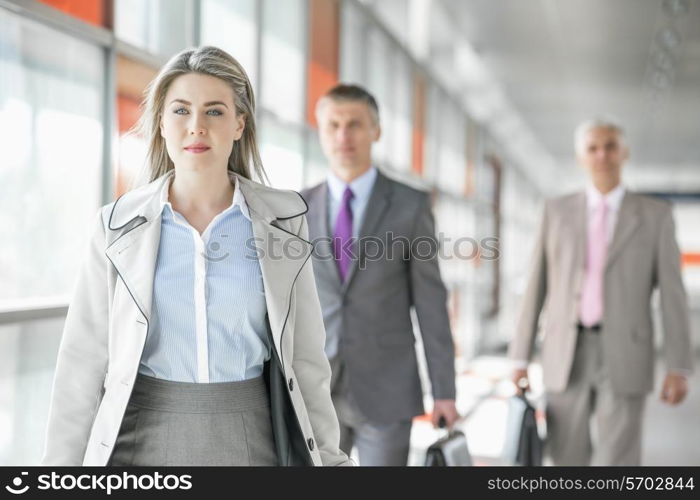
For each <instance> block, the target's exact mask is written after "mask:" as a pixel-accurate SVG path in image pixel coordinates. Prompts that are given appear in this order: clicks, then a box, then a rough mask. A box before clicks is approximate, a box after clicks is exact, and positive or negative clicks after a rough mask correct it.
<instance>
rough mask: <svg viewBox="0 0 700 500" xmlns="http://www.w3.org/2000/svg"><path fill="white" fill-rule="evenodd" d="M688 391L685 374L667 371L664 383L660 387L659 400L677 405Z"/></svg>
mask: <svg viewBox="0 0 700 500" xmlns="http://www.w3.org/2000/svg"><path fill="white" fill-rule="evenodd" d="M687 393H688V382H687V381H686V379H685V375H682V374H680V373H667V374H666V378H665V379H664V385H663V387H662V388H661V401H663V402H664V403H667V404H669V405H672V406H673V405H677V404H679V403H680V402H681V401H683V400H684V399H685V395H686V394H687Z"/></svg>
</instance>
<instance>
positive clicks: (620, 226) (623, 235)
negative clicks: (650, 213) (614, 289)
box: [605, 193, 640, 268]
mask: <svg viewBox="0 0 700 500" xmlns="http://www.w3.org/2000/svg"><path fill="white" fill-rule="evenodd" d="M639 223H640V221H639V215H637V213H636V211H635V203H634V198H633V197H632V196H631V195H630V194H629V193H625V196H624V198H622V204H621V205H620V213H619V214H618V215H617V223H616V224H615V232H614V233H613V239H612V242H611V243H610V247H609V249H608V255H607V260H606V263H605V266H606V268H608V267H610V265H611V264H612V263H613V262H614V261H615V259H616V258H617V257H618V256H619V255H620V252H621V251H622V249H623V248H624V246H625V244H626V243H627V242H628V241H629V239H630V237H631V236H632V235H633V234H634V232H635V231H636V230H637V228H638V227H639Z"/></svg>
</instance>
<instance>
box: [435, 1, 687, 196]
mask: <svg viewBox="0 0 700 500" xmlns="http://www.w3.org/2000/svg"><path fill="white" fill-rule="evenodd" d="M442 2H443V5H444V8H445V10H446V12H447V15H448V17H449V18H450V19H451V23H452V24H453V26H454V27H456V31H455V32H456V33H458V36H459V37H460V38H464V39H466V40H467V41H468V42H469V44H470V45H471V47H472V48H473V49H474V51H475V52H476V54H477V55H478V56H479V57H480V58H481V60H482V63H483V64H484V66H485V67H486V68H487V69H488V70H489V71H490V72H491V74H492V75H493V77H494V78H495V80H496V81H498V83H499V85H500V87H501V89H502V91H503V94H504V95H505V97H506V98H507V100H508V101H509V102H510V104H511V105H512V107H513V108H514V110H515V111H516V112H517V114H518V115H519V117H520V118H521V119H522V121H523V122H524V123H525V124H526V125H527V126H528V128H529V129H530V130H531V131H532V133H533V135H534V137H535V139H536V140H537V141H538V142H539V143H540V145H541V146H542V148H543V149H544V151H546V152H547V153H548V154H549V155H550V156H551V157H552V159H553V160H554V168H555V169H557V170H560V171H559V173H560V174H562V176H561V177H560V176H557V177H559V178H558V179H557V185H558V186H560V187H561V188H562V189H564V188H568V187H569V186H571V185H573V184H574V183H578V182H579V181H580V177H581V176H580V172H579V171H578V169H576V167H575V165H574V160H573V151H572V149H573V147H572V134H573V130H574V128H575V126H576V124H577V123H579V122H580V121H582V120H584V119H586V118H588V117H590V116H592V115H597V114H601V113H604V114H612V115H613V116H615V117H617V119H618V120H619V121H620V122H621V123H622V125H623V126H624V127H625V129H626V131H627V137H628V143H629V144H630V147H631V153H632V155H631V160H630V162H629V165H628V166H627V171H626V182H627V183H628V184H629V185H631V186H632V187H633V188H637V189H644V190H658V191H661V190H668V191H682V192H700V0H675V1H663V0H442ZM674 5H676V6H678V7H681V9H682V10H687V12H684V13H683V12H682V13H680V14H673V12H672V10H673V9H672V8H673V6H674ZM454 39H455V38H454V37H452V39H450V38H445V37H443V38H442V41H440V39H434V40H437V46H435V44H434V45H433V48H432V53H431V57H437V56H438V55H439V54H440V52H441V51H443V50H444V51H446V52H454V50H455V49H454V45H453V44H452V42H454ZM542 175H546V176H547V177H549V178H550V179H551V172H550V171H549V170H547V169H543V172H542ZM562 178H565V179H569V180H570V181H571V182H569V183H566V182H565V183H561V182H559V181H560V180H561V179H562Z"/></svg>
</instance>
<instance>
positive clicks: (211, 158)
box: [160, 73, 245, 170]
mask: <svg viewBox="0 0 700 500" xmlns="http://www.w3.org/2000/svg"><path fill="white" fill-rule="evenodd" d="M233 99H234V95H233V91H232V90H231V87H229V86H228V84H226V82H224V81H223V80H221V79H219V78H216V77H213V76H209V75H202V74H199V73H188V74H186V75H182V76H178V77H177V78H176V79H175V80H173V82H172V83H171V84H170V88H169V89H168V92H167V93H166V95H165V104H164V106H163V115H162V117H161V121H160V135H161V136H163V138H164V139H165V144H166V147H167V149H168V155H169V156H170V159H171V160H172V161H173V163H174V164H175V168H176V169H187V170H202V169H207V168H216V167H220V168H226V165H227V163H228V158H229V156H230V155H231V150H232V149H233V143H234V141H237V140H238V139H240V138H241V135H242V134H243V129H244V127H245V120H244V119H243V117H241V116H239V115H237V114H236V108H235V106H234V102H233Z"/></svg>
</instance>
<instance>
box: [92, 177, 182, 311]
mask: <svg viewBox="0 0 700 500" xmlns="http://www.w3.org/2000/svg"><path fill="white" fill-rule="evenodd" d="M171 176H172V172H171V173H169V174H166V175H165V176H163V177H161V178H160V179H157V180H156V181H153V182H152V183H150V184H148V185H146V186H143V187H142V188H139V189H136V190H134V191H131V192H129V193H126V194H124V195H122V196H121V197H120V198H119V199H118V200H117V201H115V202H114V206H113V207H112V212H111V214H110V217H109V221H108V229H109V230H110V231H112V232H113V233H114V234H112V235H110V236H111V238H110V241H111V243H110V244H109V246H108V247H107V249H106V250H105V255H106V256H107V258H108V259H109V260H110V262H112V265H113V266H114V268H115V269H116V271H117V273H118V274H119V276H120V278H121V280H122V281H123V282H124V285H125V286H126V288H127V289H128V290H129V294H130V295H131V297H132V299H133V300H134V302H135V303H136V305H137V306H138V308H139V310H140V311H141V314H142V315H143V317H144V319H145V320H146V321H147V322H150V320H151V305H152V298H153V277H154V273H155V266H156V261H157V259H158V247H159V244H160V225H161V224H160V223H161V220H160V199H159V194H160V190H161V188H162V186H163V183H165V182H169V181H170V178H171Z"/></svg>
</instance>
